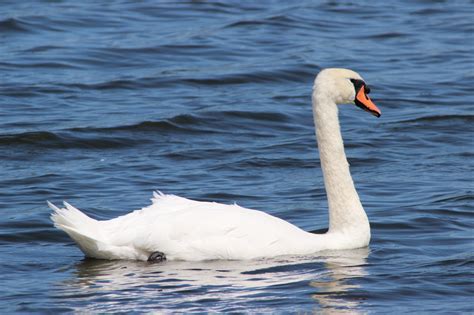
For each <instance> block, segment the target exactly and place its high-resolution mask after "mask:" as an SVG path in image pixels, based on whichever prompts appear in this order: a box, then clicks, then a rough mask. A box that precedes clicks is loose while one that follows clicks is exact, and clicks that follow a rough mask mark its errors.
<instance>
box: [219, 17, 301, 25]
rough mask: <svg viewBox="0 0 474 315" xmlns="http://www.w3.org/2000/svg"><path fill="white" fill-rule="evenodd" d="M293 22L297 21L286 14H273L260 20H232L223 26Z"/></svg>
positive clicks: (288, 23)
mask: <svg viewBox="0 0 474 315" xmlns="http://www.w3.org/2000/svg"><path fill="white" fill-rule="evenodd" d="M295 23H297V21H296V20H294V19H292V18H290V17H288V16H285V15H274V16H271V17H268V18H264V19H260V20H241V21H236V22H232V23H230V24H227V25H226V26H224V28H235V27H247V26H261V25H272V26H292V25H294V24H295Z"/></svg>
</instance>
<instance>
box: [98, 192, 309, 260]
mask: <svg viewBox="0 0 474 315" xmlns="http://www.w3.org/2000/svg"><path fill="white" fill-rule="evenodd" d="M152 202H153V203H152V204H151V205H150V206H148V207H145V208H143V209H141V210H136V211H134V212H132V213H130V214H127V215H125V216H121V217H118V218H115V219H112V220H109V221H105V222H104V230H106V233H103V235H107V238H108V240H107V241H106V242H108V243H110V244H113V245H114V246H127V245H128V246H133V247H134V248H136V249H137V250H138V251H140V252H149V253H151V252H154V251H161V252H164V253H165V254H166V256H167V258H168V259H182V260H210V259H251V258H257V257H263V256H275V255H278V254H279V252H281V253H282V254H283V253H284V254H291V251H290V252H289V248H295V250H296V249H297V247H300V246H302V245H304V244H303V243H304V242H306V240H307V239H308V236H307V235H308V233H307V232H305V231H303V230H301V229H299V228H298V227H296V226H294V225H292V224H290V223H288V222H286V221H284V220H282V219H279V218H277V217H274V216H271V215H269V214H267V213H265V212H262V211H257V210H252V209H247V208H243V207H240V206H238V205H226V204H220V203H215V202H203V201H195V200H190V199H186V198H182V197H178V196H174V195H164V194H159V193H156V194H155V195H154V198H153V199H152ZM104 232H105V231H104Z"/></svg>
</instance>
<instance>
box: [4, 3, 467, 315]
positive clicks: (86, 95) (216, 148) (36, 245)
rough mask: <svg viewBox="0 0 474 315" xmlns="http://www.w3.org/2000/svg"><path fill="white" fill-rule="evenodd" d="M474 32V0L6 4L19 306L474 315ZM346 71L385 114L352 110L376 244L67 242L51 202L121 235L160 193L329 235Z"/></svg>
mask: <svg viewBox="0 0 474 315" xmlns="http://www.w3.org/2000/svg"><path fill="white" fill-rule="evenodd" d="M473 21H474V2H473V1H429V0H419V1H408V0H406V1H403V0H397V1H297V2H296V1H295V2H291V1H248V2H237V1H236V2H227V1H222V2H201V1H191V2H188V1H186V2H157V1H151V0H150V1H103V2H100V3H99V4H97V3H93V2H90V1H67V0H65V1H2V4H1V6H0V73H1V79H0V96H1V97H0V117H1V119H0V174H1V176H0V211H1V212H0V213H1V216H0V262H1V264H0V283H1V287H2V290H1V293H0V309H1V310H2V312H4V313H10V312H60V311H66V312H71V311H72V312H116V311H117V312H129V311H135V312H150V311H159V312H182V313H187V312H191V311H198V312H252V313H253V312H285V311H288V312H302V313H310V312H315V313H328V314H332V313H338V314H339V313H348V314H349V313H350V314H357V313H362V314H364V313H384V314H385V313H393V314H399V313H417V314H418V313H428V312H436V313H450V314H452V313H472V312H474V302H473V297H474V284H473V279H474V277H473V269H472V268H473V251H474V237H473V231H474V230H473V228H474V220H473V216H472V209H473V199H474V198H473V190H474V187H473V186H474V184H473V183H474V176H473V175H474V170H473V168H474V163H473V155H474V152H473V147H474V145H473V138H474V137H473V135H474V130H473V129H474V128H473V120H474V119H473V107H472V104H473V101H474V99H473V86H474V61H473V56H474V44H473V43H474V23H473ZM325 67H346V68H351V69H354V70H356V71H358V72H359V73H361V74H362V75H363V77H364V79H365V80H366V81H367V82H368V84H369V85H370V86H371V88H372V93H371V95H372V97H373V99H374V101H375V102H376V103H377V104H378V106H379V108H380V109H381V110H382V113H383V114H382V117H381V118H379V119H376V118H374V117H372V116H371V115H368V114H367V113H365V112H363V111H361V110H360V109H358V108H356V107H355V106H344V107H343V108H342V109H341V113H340V114H341V125H342V131H343V136H344V139H345V144H346V153H347V156H348V158H349V162H350V164H351V171H352V173H353V178H354V180H355V183H356V186H357V189H358V191H359V194H360V197H361V200H362V201H363V204H364V206H365V209H366V211H367V213H368V216H369V218H370V220H371V226H372V242H371V244H370V247H369V248H366V249H359V250H353V251H342V252H329V253H322V254H320V255H316V256H314V257H283V258H278V259H268V260H261V261H248V262H235V261H213V262H201V263H188V262H166V263H164V264H155V265H149V264H147V263H143V262H127V261H112V262H109V261H98V260H86V259H84V258H83V255H82V253H81V252H80V251H79V249H78V248H77V247H75V246H74V244H73V243H72V241H71V240H70V239H69V238H68V237H67V235H65V234H64V233H63V232H61V231H59V230H56V229H54V227H53V226H52V224H51V222H50V219H49V214H50V210H49V209H48V208H47V206H46V203H45V201H46V200H51V201H53V202H56V203H59V202H61V201H62V200H67V201H69V202H70V203H72V204H74V205H75V206H77V207H78V208H80V209H83V210H84V211H85V212H86V213H87V214H89V215H91V216H92V217H94V218H98V219H109V218H113V217H116V216H118V215H122V214H125V213H127V212H129V211H131V210H133V209H137V208H141V207H143V206H146V205H148V204H149V198H150V197H151V193H152V191H153V190H157V189H159V190H161V191H163V192H165V193H172V194H177V195H182V196H185V197H188V198H192V199H197V200H213V201H218V202H223V203H233V202H237V203H238V204H239V205H242V206H245V207H249V208H255V209H261V210H264V211H267V212H268V213H271V214H272V215H275V216H278V217H280V218H283V219H285V220H287V221H290V222H292V223H294V224H296V225H298V226H299V227H301V228H303V229H305V230H308V231H311V230H317V229H321V228H325V227H327V210H326V209H327V202H326V196H325V191H324V187H323V181H322V174H321V168H320V164H319V160H318V153H317V149H316V145H315V137H314V128H313V122H312V112H311V98H310V93H311V88H312V82H313V79H314V76H315V75H316V74H317V73H318V71H319V70H320V69H322V68H325Z"/></svg>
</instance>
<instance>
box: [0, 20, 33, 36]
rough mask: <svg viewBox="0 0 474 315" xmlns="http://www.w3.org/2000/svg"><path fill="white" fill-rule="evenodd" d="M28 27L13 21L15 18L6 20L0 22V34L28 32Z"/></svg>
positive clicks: (18, 21) (20, 22)
mask: <svg viewBox="0 0 474 315" xmlns="http://www.w3.org/2000/svg"><path fill="white" fill-rule="evenodd" d="M28 31H29V27H28V24H26V23H24V22H22V21H20V20H18V19H15V18H8V19H4V20H0V33H9V32H12V33H16V32H25V33H26V32H28Z"/></svg>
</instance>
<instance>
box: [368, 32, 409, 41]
mask: <svg viewBox="0 0 474 315" xmlns="http://www.w3.org/2000/svg"><path fill="white" fill-rule="evenodd" d="M408 36H409V35H408V34H405V33H399V32H387V33H379V34H374V35H369V36H367V38H370V39H392V38H401V37H408Z"/></svg>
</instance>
